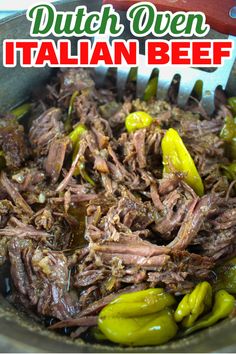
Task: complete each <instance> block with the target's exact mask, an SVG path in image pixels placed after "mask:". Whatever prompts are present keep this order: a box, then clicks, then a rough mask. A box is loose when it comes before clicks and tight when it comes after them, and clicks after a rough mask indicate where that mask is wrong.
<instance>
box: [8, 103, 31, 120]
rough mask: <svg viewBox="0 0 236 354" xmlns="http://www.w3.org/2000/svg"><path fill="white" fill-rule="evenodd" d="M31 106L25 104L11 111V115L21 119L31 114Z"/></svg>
mask: <svg viewBox="0 0 236 354" xmlns="http://www.w3.org/2000/svg"><path fill="white" fill-rule="evenodd" d="M31 107H32V106H31V104H30V103H24V104H22V105H21V106H19V107H17V108H15V109H13V110H11V112H10V113H11V114H12V115H13V116H15V117H16V118H17V119H20V118H22V117H24V116H25V115H26V114H27V113H29V112H30V110H31Z"/></svg>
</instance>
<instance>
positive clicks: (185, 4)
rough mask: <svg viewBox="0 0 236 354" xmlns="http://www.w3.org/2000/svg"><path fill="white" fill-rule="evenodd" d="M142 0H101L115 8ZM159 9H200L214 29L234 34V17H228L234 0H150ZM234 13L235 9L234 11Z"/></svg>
mask: <svg viewBox="0 0 236 354" xmlns="http://www.w3.org/2000/svg"><path fill="white" fill-rule="evenodd" d="M138 2H143V0H103V3H104V4H112V5H113V6H114V7H115V8H116V9H117V10H127V9H128V8H129V7H130V6H131V5H133V4H136V3H138ZM149 2H151V3H153V4H154V5H156V7H157V8H158V10H160V11H167V10H169V11H172V12H176V11H202V12H204V13H205V15H206V18H207V23H208V24H209V25H210V26H211V27H212V28H213V29H214V30H216V31H218V32H221V33H224V34H231V35H236V18H232V17H230V15H229V13H230V10H231V9H232V8H233V7H235V10H236V1H235V0H150V1H149ZM235 13H236V11H235Z"/></svg>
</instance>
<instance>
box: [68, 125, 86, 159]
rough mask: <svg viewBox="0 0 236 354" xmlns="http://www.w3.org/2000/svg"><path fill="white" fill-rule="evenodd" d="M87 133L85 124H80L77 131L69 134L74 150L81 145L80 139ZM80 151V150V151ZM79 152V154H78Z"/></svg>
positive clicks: (76, 128)
mask: <svg viewBox="0 0 236 354" xmlns="http://www.w3.org/2000/svg"><path fill="white" fill-rule="evenodd" d="M86 131H87V129H86V127H85V126H84V125H83V124H78V125H77V126H76V127H75V129H74V130H73V131H72V132H71V133H70V134H69V138H70V140H71V142H72V146H73V149H75V147H76V145H77V144H78V143H79V139H80V137H81V136H82V135H83V134H84V133H85V132H86ZM78 150H79V149H78ZM78 150H77V152H78ZM77 152H76V153H77Z"/></svg>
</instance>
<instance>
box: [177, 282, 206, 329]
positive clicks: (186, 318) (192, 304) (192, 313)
mask: <svg viewBox="0 0 236 354" xmlns="http://www.w3.org/2000/svg"><path fill="white" fill-rule="evenodd" d="M211 304H212V288H211V285H210V284H209V283H208V282H206V281H204V282H202V283H199V284H198V285H197V286H196V287H195V289H194V290H193V291H192V292H191V293H190V294H186V295H185V296H184V297H183V299H182V300H181V301H180V303H179V305H178V307H177V309H176V311H175V320H176V322H180V321H182V322H181V324H182V325H183V327H191V326H192V325H193V323H194V322H195V321H196V319H197V318H198V317H199V316H200V315H201V314H202V313H203V312H205V311H207V310H209V309H210V308H211Z"/></svg>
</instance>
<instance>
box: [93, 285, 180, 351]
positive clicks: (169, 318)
mask: <svg viewBox="0 0 236 354" xmlns="http://www.w3.org/2000/svg"><path fill="white" fill-rule="evenodd" d="M174 304H175V298H174V297H173V296H172V295H171V294H168V293H165V292H164V291H163V289H148V290H143V291H139V292H135V293H131V294H124V295H121V296H119V297H118V298H117V299H115V300H114V301H112V302H111V303H110V304H109V305H107V306H106V307H104V309H103V310H102V311H101V312H100V314H99V318H98V326H99V329H100V330H101V331H102V333H103V334H104V335H105V337H106V338H108V339H109V340H110V341H112V342H115V343H120V344H125V345H134V346H142V345H158V344H162V343H165V342H167V341H168V340H170V339H171V338H173V337H174V336H175V335H176V333H177V330H178V327H177V325H176V323H175V321H174V318H173V311H172V310H171V309H170V308H169V306H172V305H174Z"/></svg>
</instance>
